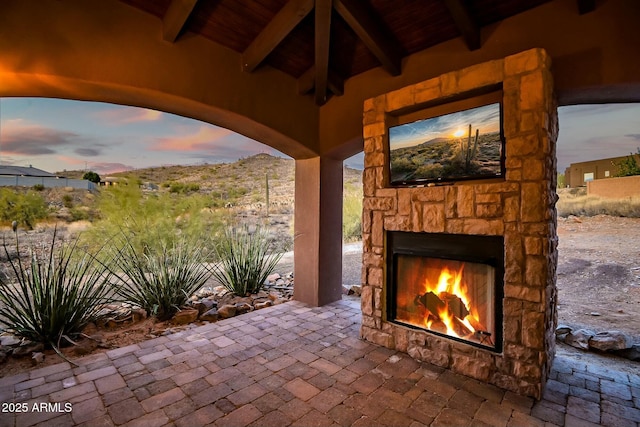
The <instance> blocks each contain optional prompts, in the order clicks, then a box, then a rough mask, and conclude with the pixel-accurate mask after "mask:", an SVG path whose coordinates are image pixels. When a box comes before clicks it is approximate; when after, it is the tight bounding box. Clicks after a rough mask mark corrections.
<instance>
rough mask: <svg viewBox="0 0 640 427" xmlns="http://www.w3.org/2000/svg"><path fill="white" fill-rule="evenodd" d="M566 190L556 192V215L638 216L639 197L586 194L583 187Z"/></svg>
mask: <svg viewBox="0 0 640 427" xmlns="http://www.w3.org/2000/svg"><path fill="white" fill-rule="evenodd" d="M566 190H567V191H559V192H558V195H559V199H558V202H557V203H556V209H557V211H558V216H561V217H567V216H569V215H576V216H595V215H611V216H622V217H630V218H640V197H626V198H624V199H609V198H605V197H597V196H588V195H587V194H586V190H585V189H573V188H571V189H566Z"/></svg>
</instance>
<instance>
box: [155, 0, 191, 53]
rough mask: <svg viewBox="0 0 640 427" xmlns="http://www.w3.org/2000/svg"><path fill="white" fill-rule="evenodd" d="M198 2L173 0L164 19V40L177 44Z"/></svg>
mask: <svg viewBox="0 0 640 427" xmlns="http://www.w3.org/2000/svg"><path fill="white" fill-rule="evenodd" d="M197 2H198V0H172V1H171V4H170V5H169V8H168V9H167V12H166V13H165V14H164V17H163V18H162V38H163V39H164V40H166V41H168V42H171V43H173V42H175V41H176V39H177V38H178V35H179V34H180V31H182V27H184V24H185V23H186V22H187V19H189V15H191V12H192V11H193V8H194V7H195V5H196V3H197Z"/></svg>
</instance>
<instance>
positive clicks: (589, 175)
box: [584, 172, 593, 182]
mask: <svg viewBox="0 0 640 427" xmlns="http://www.w3.org/2000/svg"><path fill="white" fill-rule="evenodd" d="M588 181H593V172H589V173H585V174H584V182H588Z"/></svg>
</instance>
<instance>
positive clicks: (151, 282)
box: [112, 233, 211, 320]
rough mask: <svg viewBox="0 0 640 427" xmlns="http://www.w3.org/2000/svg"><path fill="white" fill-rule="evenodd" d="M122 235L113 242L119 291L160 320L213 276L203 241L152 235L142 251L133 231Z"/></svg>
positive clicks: (172, 312) (125, 297)
mask: <svg viewBox="0 0 640 427" xmlns="http://www.w3.org/2000/svg"><path fill="white" fill-rule="evenodd" d="M120 237H121V238H120V239H116V243H115V245H114V246H112V250H113V252H112V256H113V257H114V259H116V260H117V266H118V271H117V272H115V276H116V277H117V279H118V282H119V284H120V286H119V287H118V294H119V295H120V296H121V297H122V298H123V299H124V300H126V301H129V302H131V303H133V304H136V305H138V306H140V307H142V308H143V309H145V310H146V311H147V313H148V314H152V315H156V316H157V317H158V318H159V319H160V320H167V319H170V318H171V317H172V316H173V315H174V314H175V313H176V312H177V311H179V310H180V308H181V307H182V306H184V305H185V304H186V303H187V301H188V299H189V297H190V296H191V295H193V293H194V292H196V291H197V290H198V289H200V288H201V287H202V286H204V284H205V282H206V281H207V280H208V279H209V277H210V276H211V271H210V270H209V269H208V268H207V266H206V264H205V262H206V261H208V259H209V258H210V257H209V255H208V250H207V249H206V248H205V247H204V246H203V244H202V242H201V241H198V240H194V239H189V238H185V237H176V238H174V239H173V240H172V241H171V242H170V243H165V242H164V240H163V239H152V240H151V242H152V243H151V244H147V245H145V246H144V248H143V249H142V251H140V250H139V249H138V247H137V245H136V243H137V242H136V240H134V239H132V238H131V235H129V234H126V233H123V234H121V236H120ZM117 240H120V241H119V242H118V241H117Z"/></svg>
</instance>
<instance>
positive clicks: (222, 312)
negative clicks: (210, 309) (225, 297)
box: [218, 304, 236, 319]
mask: <svg viewBox="0 0 640 427" xmlns="http://www.w3.org/2000/svg"><path fill="white" fill-rule="evenodd" d="M235 315H236V306H235V305H231V304H225V305H223V306H222V307H220V308H219V309H218V316H220V318H222V319H228V318H230V317H233V316H235Z"/></svg>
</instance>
